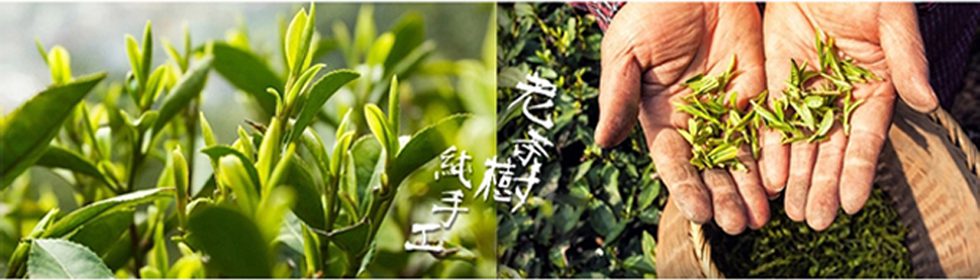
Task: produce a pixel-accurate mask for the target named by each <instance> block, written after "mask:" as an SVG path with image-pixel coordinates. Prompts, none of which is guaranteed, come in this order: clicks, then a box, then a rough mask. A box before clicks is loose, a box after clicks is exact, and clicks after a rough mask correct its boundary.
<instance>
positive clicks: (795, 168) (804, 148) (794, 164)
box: [783, 141, 817, 222]
mask: <svg viewBox="0 0 980 280" xmlns="http://www.w3.org/2000/svg"><path fill="white" fill-rule="evenodd" d="M816 155H817V145H816V144H815V143H810V142H806V141H802V142H795V143H793V144H792V154H791V155H790V163H789V179H788V180H787V181H786V200H784V201H783V203H784V205H785V209H786V216H789V218H790V219H792V220H794V221H797V222H800V221H803V220H804V219H805V218H806V211H805V210H806V196H807V192H809V190H810V178H811V176H812V175H813V163H814V162H815V161H816V159H815V158H814V157H815V156H816Z"/></svg>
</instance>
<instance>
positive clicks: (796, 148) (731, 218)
mask: <svg viewBox="0 0 980 280" xmlns="http://www.w3.org/2000/svg"><path fill="white" fill-rule="evenodd" d="M764 14H765V16H764V17H763V16H762V14H760V11H759V9H758V7H757V6H756V5H755V4H754V3H628V4H626V5H625V6H623V7H622V8H621V9H620V11H619V12H618V13H617V14H616V15H615V17H614V18H613V20H612V22H611V23H610V24H609V26H608V28H607V30H606V33H605V36H604V38H603V41H602V75H601V78H600V95H599V105H600V113H599V123H598V126H597V128H596V135H595V137H596V142H597V143H598V144H599V145H600V146H603V147H610V146H613V145H616V144H617V143H619V142H621V141H622V140H623V139H624V138H625V137H626V136H627V135H628V134H629V132H630V131H631V130H632V127H633V125H634V123H635V122H636V120H637V119H639V123H640V125H641V126H642V129H643V133H644V135H645V136H646V140H647V143H648V147H649V150H650V155H651V157H652V158H653V162H654V164H655V165H656V167H657V172H658V173H659V176H660V177H661V178H662V180H663V182H664V183H665V185H666V186H667V188H668V189H669V191H670V195H671V196H673V201H674V203H676V206H678V208H679V209H680V210H681V212H683V214H684V215H685V216H686V217H687V218H688V219H689V220H691V221H694V222H697V223H706V222H710V221H711V220H712V218H714V220H715V222H716V223H717V224H718V226H719V227H720V228H721V229H723V230H724V231H725V232H726V233H728V234H738V233H740V232H742V231H744V230H745V228H746V227H748V228H751V229H758V228H760V227H762V226H763V225H765V223H766V222H767V221H768V220H769V218H770V208H769V201H770V200H769V198H773V197H777V196H779V195H780V193H781V192H785V194H783V195H785V198H784V202H785V205H784V207H785V210H786V214H787V216H789V218H791V219H792V220H795V221H804V220H805V221H806V222H807V224H809V225H810V227H812V228H813V229H815V230H818V231H819V230H823V229H826V228H827V227H829V226H830V224H831V223H832V222H833V221H834V219H835V217H836V216H837V212H838V209H840V208H843V209H844V211H845V212H846V213H848V214H854V213H856V212H858V211H859V210H861V208H862V207H863V206H864V203H865V202H866V201H867V199H868V196H869V195H870V193H871V187H872V181H873V179H874V175H875V166H876V163H877V160H878V154H879V153H880V152H881V148H882V145H883V144H884V142H885V137H886V135H887V132H888V128H889V126H890V123H891V115H892V110H893V107H894V104H895V97H896V92H897V95H898V96H899V97H901V98H902V99H903V100H904V101H905V103H907V104H908V105H909V107H911V108H913V109H915V110H917V111H920V112H928V111H931V110H933V109H934V108H936V106H937V100H936V97H935V93H934V92H933V90H932V88H931V86H930V85H929V77H928V75H929V74H928V70H929V68H928V65H927V62H926V58H925V51H924V47H923V44H922V37H921V35H920V34H919V28H918V23H917V18H916V10H915V7H914V6H913V5H912V4H910V3H861V4H850V3H806V4H803V3H769V4H767V5H766V7H765V11H764ZM820 31H823V32H824V33H825V34H827V35H829V36H832V37H834V38H835V40H836V42H837V47H838V49H839V50H840V51H841V52H842V53H843V54H845V55H846V57H850V58H852V59H853V60H854V63H855V64H856V65H858V66H861V67H864V68H866V69H868V70H870V71H871V72H873V73H874V74H875V75H877V76H878V77H879V78H880V79H879V80H878V81H871V82H869V83H866V84H856V85H855V90H854V93H853V94H854V97H855V98H856V99H858V100H864V103H863V104H862V105H861V106H859V107H858V108H857V109H855V111H854V112H853V115H852V117H851V129H850V133H849V134H847V135H845V134H844V132H843V130H842V129H841V127H840V124H836V125H835V127H834V128H833V129H832V130H831V132H830V133H829V134H828V135H829V136H828V137H827V139H826V140H824V141H818V142H812V143H811V142H806V141H803V142H796V143H792V144H782V142H781V140H782V139H781V136H780V134H779V133H777V132H775V131H773V130H769V129H768V128H765V127H764V128H762V131H760V134H759V137H760V139H759V141H760V143H761V153H760V154H759V158H758V160H756V159H754V158H753V156H752V152H751V150H750V149H749V147H747V146H746V147H742V149H741V151H740V153H739V160H740V161H741V162H743V163H744V164H745V166H746V167H747V170H726V169H718V168H716V169H708V170H703V171H699V170H697V169H696V168H695V167H694V166H692V165H691V164H690V163H689V161H690V159H691V146H690V145H689V144H688V143H687V142H686V141H685V140H684V138H682V137H681V135H680V134H679V133H678V132H677V129H678V128H685V127H686V126H687V119H688V118H689V116H688V115H687V114H685V113H683V112H679V111H677V110H675V108H674V107H675V103H677V102H682V99H681V98H682V97H683V96H684V95H686V94H689V93H690V90H688V89H686V87H685V86H684V85H683V84H682V83H683V82H684V81H685V80H686V79H687V78H689V77H691V76H694V75H697V74H700V73H707V74H709V75H717V74H719V73H722V72H724V71H725V70H726V68H727V67H728V65H729V62H730V61H731V58H732V56H735V57H736V59H735V61H736V62H735V64H736V65H735V71H736V72H735V73H736V74H735V76H734V78H733V80H732V81H731V83H730V86H729V88H728V90H733V91H737V92H738V98H737V102H736V103H737V104H738V106H740V107H741V108H745V107H746V106H747V105H748V103H749V100H750V99H751V98H753V97H756V96H757V95H758V94H760V93H761V92H763V91H764V90H768V92H769V98H770V99H773V98H777V97H778V96H780V95H781V94H782V90H783V88H784V87H785V84H786V80H787V78H788V75H789V73H790V69H791V64H790V59H795V60H796V61H797V62H798V63H802V62H803V61H808V62H809V65H811V68H812V65H815V64H818V63H817V62H818V58H817V53H816V50H815V49H814V41H815V38H816V36H817V33H818V32H820Z"/></svg>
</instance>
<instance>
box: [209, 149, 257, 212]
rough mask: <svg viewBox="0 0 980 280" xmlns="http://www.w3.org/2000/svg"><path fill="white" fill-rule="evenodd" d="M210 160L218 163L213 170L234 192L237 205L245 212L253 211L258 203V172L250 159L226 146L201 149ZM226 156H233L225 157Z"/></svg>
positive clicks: (220, 180) (221, 181)
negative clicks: (217, 166)
mask: <svg viewBox="0 0 980 280" xmlns="http://www.w3.org/2000/svg"><path fill="white" fill-rule="evenodd" d="M201 152H202V153H205V154H207V155H208V156H210V157H211V159H212V160H214V161H217V162H218V163H219V168H217V170H216V171H215V173H216V174H217V175H216V178H217V179H219V182H220V183H222V184H224V185H226V186H228V187H230V188H231V190H232V192H234V193H235V196H236V198H237V199H238V203H239V205H241V206H242V209H243V210H245V211H246V213H253V210H255V209H254V207H255V206H256V205H258V196H259V195H258V188H259V185H258V184H259V182H261V181H260V180H259V173H258V171H256V169H255V166H254V165H252V160H251V159H249V158H248V157H247V156H245V154H242V152H239V151H238V150H235V149H233V148H231V147H228V146H213V147H208V148H205V149H204V150H201ZM226 156H233V158H227V157H226Z"/></svg>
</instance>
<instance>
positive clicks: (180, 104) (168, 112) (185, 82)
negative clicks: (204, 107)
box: [153, 57, 213, 133]
mask: <svg viewBox="0 0 980 280" xmlns="http://www.w3.org/2000/svg"><path fill="white" fill-rule="evenodd" d="M212 60H213V59H212V57H206V58H204V59H202V60H201V62H200V63H199V64H197V65H195V66H194V67H191V69H189V70H187V74H184V76H183V77H181V78H180V80H179V81H177V84H175V85H174V87H173V89H171V90H170V94H168V95H167V99H166V100H164V101H163V107H161V108H160V115H159V116H158V117H157V120H156V122H155V123H154V125H153V131H154V133H156V132H159V131H161V130H163V128H164V127H165V126H166V125H167V123H169V122H170V119H172V118H173V117H174V116H176V115H177V113H178V112H180V111H181V110H183V109H184V108H186V107H187V104H189V103H190V102H191V100H194V97H196V96H198V95H199V94H201V90H203V89H204V83H206V82H207V78H208V70H210V69H211V62H212Z"/></svg>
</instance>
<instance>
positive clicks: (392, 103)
mask: <svg viewBox="0 0 980 280" xmlns="http://www.w3.org/2000/svg"><path fill="white" fill-rule="evenodd" d="M400 98H401V96H400V95H399V94H398V76H397V75H395V76H392V77H391V86H390V87H389V89H388V123H389V124H391V130H392V133H393V134H395V136H398V129H399V123H398V120H399V119H401V109H400V107H399V106H398V102H399V101H400Z"/></svg>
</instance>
